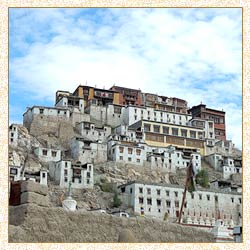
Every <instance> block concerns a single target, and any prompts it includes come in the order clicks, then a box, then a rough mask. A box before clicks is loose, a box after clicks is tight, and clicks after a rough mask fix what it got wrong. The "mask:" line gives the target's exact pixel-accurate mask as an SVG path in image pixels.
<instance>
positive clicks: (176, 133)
mask: <svg viewBox="0 0 250 250" xmlns="http://www.w3.org/2000/svg"><path fill="white" fill-rule="evenodd" d="M172 135H176V136H178V128H172Z"/></svg>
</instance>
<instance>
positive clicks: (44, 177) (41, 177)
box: [9, 166, 48, 186]
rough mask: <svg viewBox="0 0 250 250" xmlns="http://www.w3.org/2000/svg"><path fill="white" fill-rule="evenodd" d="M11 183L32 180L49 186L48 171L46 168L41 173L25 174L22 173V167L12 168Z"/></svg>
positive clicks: (26, 172)
mask: <svg viewBox="0 0 250 250" xmlns="http://www.w3.org/2000/svg"><path fill="white" fill-rule="evenodd" d="M9 169H10V175H9V177H10V182H12V181H20V180H31V181H34V182H38V183H40V184H41V185H46V186H47V184H48V170H47V169H46V168H41V169H40V171H39V172H28V171H25V172H24V174H23V173H22V172H21V170H22V167H21V166H10V167H9Z"/></svg>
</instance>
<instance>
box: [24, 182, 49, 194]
mask: <svg viewBox="0 0 250 250" xmlns="http://www.w3.org/2000/svg"><path fill="white" fill-rule="evenodd" d="M21 192H22V193H23V192H34V193H37V194H40V195H47V194H48V187H47V186H45V185H41V184H40V183H36V182H34V181H24V182H22V184H21Z"/></svg>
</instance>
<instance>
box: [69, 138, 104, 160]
mask: <svg viewBox="0 0 250 250" xmlns="http://www.w3.org/2000/svg"><path fill="white" fill-rule="evenodd" d="M70 151H71V156H72V158H73V159H74V160H76V161H80V162H82V163H83V164H85V163H89V162H92V163H101V162H106V161H107V143H102V142H93V141H91V140H88V139H86V138H85V137H81V136H78V137H73V138H72V139H71V140H70Z"/></svg>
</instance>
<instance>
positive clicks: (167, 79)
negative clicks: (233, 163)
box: [10, 9, 241, 146]
mask: <svg viewBox="0 0 250 250" xmlns="http://www.w3.org/2000/svg"><path fill="white" fill-rule="evenodd" d="M22 12H23V13H24V14H22V15H19V14H18V11H15V13H17V14H16V15H15V20H14V19H13V20H11V23H12V25H11V40H10V43H11V46H12V50H13V51H12V50H11V55H12V58H11V64H10V73H11V75H10V79H11V87H15V88H18V89H21V90H22V91H29V92H30V94H32V95H33V96H36V97H37V98H38V99H48V100H50V101H52V100H53V99H54V94H55V91H56V90H58V89H65V90H69V91H73V90H74V89H75V88H76V87H77V86H78V85H79V84H85V82H86V81H88V83H89V84H90V85H97V86H98V87H101V88H102V87H103V86H105V87H106V88H109V87H111V86H112V85H113V84H114V83H115V84H116V85H121V86H127V87H131V88H137V89H139V88H140V89H141V90H142V91H145V92H153V93H158V94H162V95H167V96H177V97H180V98H183V99H186V100H187V101H188V102H189V105H190V106H192V105H197V104H199V103H200V102H201V101H202V102H203V103H205V104H207V106H208V107H211V108H217V107H219V108H223V109H224V110H225V111H226V112H227V130H228V137H229V139H233V140H234V142H235V143H236V145H237V146H240V145H241V136H237V135H240V134H241V119H240V116H241V38H240V37H241V16H240V15H239V14H240V11H239V10H238V11H236V10H235V11H234V10H232V9H229V10H225V9H220V10H216V9H211V10H206V9H199V10H194V9H191V10H183V9H182V10H172V9H125V10H124V9H105V10H104V9H99V10H98V11H97V12H94V13H93V10H92V12H90V13H89V12H88V11H87V10H84V13H81V12H80V11H79V10H77V9H76V10H72V11H71V10H64V11H63V10H58V9H49V10H48V9H36V10H32V11H26V10H22ZM11 17H12V16H11ZM13 18H14V15H13ZM12 29H13V30H12ZM14 49H15V50H14ZM22 49H25V51H26V53H23V52H22V53H23V56H21V57H15V51H21V50H22ZM228 76H230V77H229V78H228ZM17 84H18V85H17ZM31 86H32V87H31ZM34 104H35V103H34ZM236 114H237V115H236Z"/></svg>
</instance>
